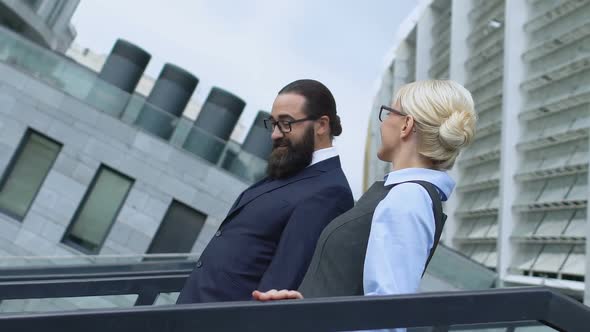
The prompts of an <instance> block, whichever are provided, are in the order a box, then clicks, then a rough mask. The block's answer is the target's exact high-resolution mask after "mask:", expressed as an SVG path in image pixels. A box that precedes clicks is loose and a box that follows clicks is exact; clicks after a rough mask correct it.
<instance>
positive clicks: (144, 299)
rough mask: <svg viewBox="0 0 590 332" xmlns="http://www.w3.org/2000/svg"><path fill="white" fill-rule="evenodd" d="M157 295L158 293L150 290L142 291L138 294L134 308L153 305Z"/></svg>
mask: <svg viewBox="0 0 590 332" xmlns="http://www.w3.org/2000/svg"><path fill="white" fill-rule="evenodd" d="M159 294H160V292H158V291H156V290H152V289H150V290H147V291H144V292H142V293H140V294H138V296H137V300H135V306H139V305H153V304H154V303H155V302H156V299H157V298H158V295H159Z"/></svg>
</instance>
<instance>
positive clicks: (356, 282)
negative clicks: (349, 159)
mask: <svg viewBox="0 0 590 332" xmlns="http://www.w3.org/2000/svg"><path fill="white" fill-rule="evenodd" d="M407 182H412V183H417V184H419V185H421V186H422V187H424V189H426V191H427V192H428V194H429V195H430V199H431V200H432V210H433V212H434V219H435V220H434V222H435V226H436V228H435V233H434V244H433V246H432V249H431V250H430V255H429V256H428V260H427V261H426V265H425V266H424V270H426V267H427V266H428V263H429V262H430V259H431V258H432V255H433V254H434V250H435V249H436V247H437V245H438V241H439V239H440V236H441V233H442V229H443V226H444V223H445V220H446V215H445V214H444V213H443V211H442V203H441V200H440V195H439V193H438V190H437V189H436V187H435V186H434V185H433V184H431V183H429V182H426V181H407ZM396 185H397V184H396ZM393 186H395V185H390V186H384V183H383V181H380V182H375V183H374V184H373V185H372V186H371V188H369V190H368V191H367V192H366V193H365V194H364V195H363V196H362V197H361V198H360V199H359V201H358V202H357V204H356V205H355V206H354V207H353V208H352V209H350V210H349V211H348V212H345V213H344V214H342V215H340V216H339V217H337V218H336V219H334V220H333V221H332V222H330V223H329V224H328V226H326V228H325V229H324V231H323V232H322V234H321V235H320V238H319V240H318V242H317V246H316V249H315V252H314V254H313V258H312V260H311V264H310V265H309V268H308V270H307V273H306V274H305V277H304V279H303V282H302V283H301V286H300V287H299V291H300V292H301V293H302V294H303V296H304V297H331V296H350V295H364V291H363V268H364V263H365V254H366V251H367V244H368V242H369V233H370V231H371V221H372V220H373V213H374V212H375V208H376V207H377V204H379V202H381V201H382V200H383V199H384V198H385V196H387V193H388V192H389V190H390V189H391V188H392V187H393ZM388 258H389V259H404V257H388Z"/></svg>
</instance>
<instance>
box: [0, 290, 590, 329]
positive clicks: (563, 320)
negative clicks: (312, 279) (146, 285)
mask: <svg viewBox="0 0 590 332" xmlns="http://www.w3.org/2000/svg"><path fill="white" fill-rule="evenodd" d="M499 322H501V323H506V324H511V323H523V322H525V323H526V322H528V323H530V322H539V323H541V324H545V325H547V326H550V327H552V328H554V329H556V330H557V331H570V332H572V331H573V332H576V331H585V330H586V329H587V327H588V326H590V308H588V307H586V306H584V305H582V304H581V303H579V302H576V301H574V300H572V299H570V298H568V297H566V296H564V295H561V294H559V293H556V292H555V291H552V290H550V289H548V288H544V287H534V288H506V289H493V290H484V291H463V292H441V293H423V294H413V295H403V296H358V297H338V298H318V299H304V300H290V301H276V302H268V303H258V302H254V301H249V302H225V303H209V304H189V305H177V306H158V307H135V308H125V309H104V310H79V311H70V312H51V313H35V314H4V315H0V330H2V331H34V330H38V331H64V332H67V331H80V330H83V331H85V332H92V331H101V332H104V331H108V332H117V331H125V332H134V331H142V332H151V331H154V332H155V331H158V332H159V331H238V330H239V331H279V330H280V331H306V332H312V331H335V330H365V329H380V328H393V327H424V326H433V327H437V328H438V329H437V331H438V330H442V331H446V330H448V328H449V327H454V326H457V325H464V324H486V323H499Z"/></svg>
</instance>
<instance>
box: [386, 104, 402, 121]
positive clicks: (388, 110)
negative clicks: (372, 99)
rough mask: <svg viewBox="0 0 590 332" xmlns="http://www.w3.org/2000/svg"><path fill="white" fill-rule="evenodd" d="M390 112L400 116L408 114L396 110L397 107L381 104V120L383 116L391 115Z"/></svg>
mask: <svg viewBox="0 0 590 332" xmlns="http://www.w3.org/2000/svg"><path fill="white" fill-rule="evenodd" d="M390 113H393V114H396V115H399V116H406V115H407V114H404V113H402V112H401V111H398V110H396V109H395V108H391V107H388V106H385V105H381V109H380V110H379V121H381V122H383V118H384V117H387V116H389V114H390Z"/></svg>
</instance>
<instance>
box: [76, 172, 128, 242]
mask: <svg viewBox="0 0 590 332" xmlns="http://www.w3.org/2000/svg"><path fill="white" fill-rule="evenodd" d="M132 184H133V180H132V179H130V178H129V177H127V176H125V175H123V174H120V173H118V172H115V171H114V170H112V169H110V168H107V167H104V166H103V167H101V168H100V169H99V170H98V173H97V175H96V176H95V178H94V181H93V184H92V185H91V187H90V189H89V190H88V192H87V193H86V196H85V197H84V200H83V202H82V205H81V206H80V207H79V208H78V211H77V212H76V215H75V217H74V221H73V222H72V224H71V225H70V228H69V229H68V232H67V234H66V236H65V237H64V241H65V242H73V243H75V244H76V245H78V246H80V247H82V248H83V249H86V250H87V251H90V252H92V253H97V252H98V251H99V250H100V247H101V246H102V243H103V242H104V240H105V238H106V236H107V234H108V232H109V230H110V228H111V226H112V224H113V222H114V221H115V219H116V217H117V214H118V213H119V210H120V209H121V206H122V205H123V202H124V201H125V198H126V197H127V193H128V192H129V189H130V188H131V185H132Z"/></svg>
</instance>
